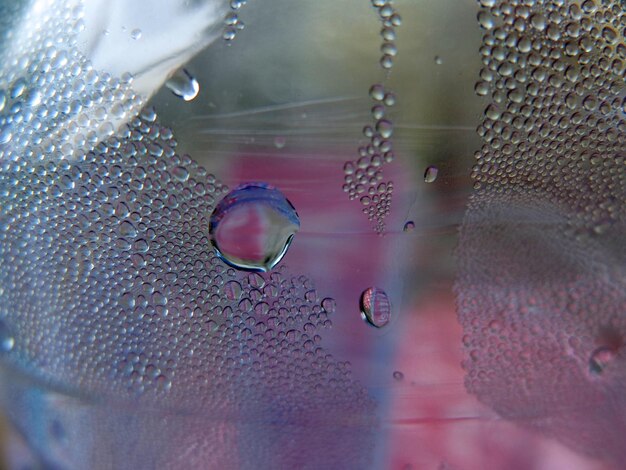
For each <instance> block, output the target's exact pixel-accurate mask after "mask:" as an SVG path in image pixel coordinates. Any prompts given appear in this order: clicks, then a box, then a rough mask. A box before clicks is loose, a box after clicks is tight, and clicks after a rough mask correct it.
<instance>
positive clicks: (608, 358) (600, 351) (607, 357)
mask: <svg viewBox="0 0 626 470" xmlns="http://www.w3.org/2000/svg"><path fill="white" fill-rule="evenodd" d="M616 356H617V352H616V351H615V350H614V349H611V348H608V347H606V346H600V347H599V348H597V349H595V350H594V351H593V352H592V353H591V357H590V358H589V372H591V373H592V374H595V375H599V374H602V373H603V372H604V369H606V367H608V366H609V364H610V363H611V362H613V361H614V360H615V357H616Z"/></svg>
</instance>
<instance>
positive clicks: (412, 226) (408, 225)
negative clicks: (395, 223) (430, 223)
mask: <svg viewBox="0 0 626 470" xmlns="http://www.w3.org/2000/svg"><path fill="white" fill-rule="evenodd" d="M414 229H415V222H413V221H412V220H409V221H407V222H406V223H405V224H404V227H402V231H403V232H412V231H413V230H414Z"/></svg>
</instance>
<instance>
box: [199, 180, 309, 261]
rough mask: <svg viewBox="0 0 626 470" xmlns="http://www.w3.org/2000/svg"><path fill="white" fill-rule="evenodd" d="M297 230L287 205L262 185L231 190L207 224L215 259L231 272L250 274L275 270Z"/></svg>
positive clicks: (295, 216)
mask: <svg viewBox="0 0 626 470" xmlns="http://www.w3.org/2000/svg"><path fill="white" fill-rule="evenodd" d="M299 229H300V219H299V217H298V214H297V212H296V210H295V208H294V207H293V205H292V204H291V202H289V200H288V199H287V198H285V196H284V195H283V194H282V193H281V192H280V191H279V190H278V189H276V188H274V187H273V186H270V185H267V184H265V183H249V184H244V185H241V186H238V187H237V188H235V189H234V190H233V191H231V192H230V193H228V194H227V195H226V196H225V197H224V199H222V200H221V201H220V203H219V204H218V205H217V206H216V207H215V210H214V211H213V214H211V219H210V223H209V234H210V236H211V242H212V244H213V246H214V247H215V250H216V252H217V254H218V256H219V257H220V258H221V259H222V260H224V262H226V263H227V264H229V265H231V266H233V267H235V268H238V269H244V270H251V271H269V270H270V269H272V268H273V267H274V266H276V265H277V264H278V263H279V262H280V260H281V259H282V258H283V256H284V255H285V253H286V252H287V250H288V249H289V246H290V245H291V241H292V240H293V237H294V235H295V233H296V232H297V231H298V230H299Z"/></svg>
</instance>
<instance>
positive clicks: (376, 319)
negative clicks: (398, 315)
mask: <svg viewBox="0 0 626 470" xmlns="http://www.w3.org/2000/svg"><path fill="white" fill-rule="evenodd" d="M360 303H361V317H362V318H363V320H365V321H367V322H368V323H369V324H370V325H372V326H375V327H376V328H382V327H383V326H385V325H386V324H387V323H389V320H390V319H391V303H390V302H389V297H387V294H386V293H385V291H384V290H382V289H379V288H378V287H368V288H367V289H365V290H364V291H363V293H362V294H361V302H360Z"/></svg>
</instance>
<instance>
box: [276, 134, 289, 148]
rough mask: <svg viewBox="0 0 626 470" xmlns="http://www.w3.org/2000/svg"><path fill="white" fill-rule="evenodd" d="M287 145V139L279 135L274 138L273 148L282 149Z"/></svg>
mask: <svg viewBox="0 0 626 470" xmlns="http://www.w3.org/2000/svg"><path fill="white" fill-rule="evenodd" d="M286 144H287V139H286V138H285V137H283V136H281V135H279V136H276V137H274V146H275V147H276V148H277V149H282V148H283V147H284V146H285V145H286Z"/></svg>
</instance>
